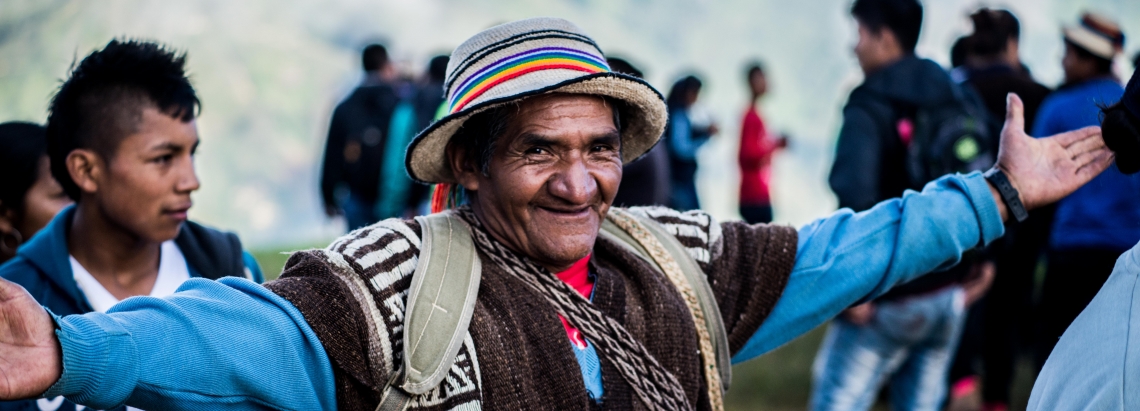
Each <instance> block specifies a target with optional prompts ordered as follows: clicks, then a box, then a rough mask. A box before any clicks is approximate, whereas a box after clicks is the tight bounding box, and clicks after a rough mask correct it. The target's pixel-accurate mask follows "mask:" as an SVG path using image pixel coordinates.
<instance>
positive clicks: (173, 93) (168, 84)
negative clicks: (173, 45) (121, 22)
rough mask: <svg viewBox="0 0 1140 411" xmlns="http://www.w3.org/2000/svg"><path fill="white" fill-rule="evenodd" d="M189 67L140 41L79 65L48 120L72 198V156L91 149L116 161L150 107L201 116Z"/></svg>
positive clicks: (55, 159) (179, 56)
mask: <svg viewBox="0 0 1140 411" xmlns="http://www.w3.org/2000/svg"><path fill="white" fill-rule="evenodd" d="M185 67H186V54H185V53H178V52H175V51H172V50H170V49H168V48H166V47H164V46H162V45H160V44H158V43H153V42H145V41H139V40H111V42H110V43H107V45H106V46H105V47H103V49H102V50H98V51H95V52H92V53H91V54H89V55H88V56H87V57H85V58H83V60H82V61H80V62H79V64H77V65H75V66H74V68H73V69H72V70H71V75H70V77H68V79H67V80H66V81H64V82H63V84H62V85H61V86H60V87H59V91H57V92H56V94H55V97H53V98H52V100H51V106H50V108H49V114H48V121H47V151H48V157H50V158H51V173H52V175H53V176H55V179H56V180H57V181H59V184H60V185H61V186H63V191H64V192H66V193H67V195H68V196H69V197H71V198H72V199H73V200H76V201H78V200H79V187H78V186H76V185H75V182H74V181H72V179H71V174H70V173H69V172H68V171H67V161H66V159H67V156H68V155H69V154H71V152H72V151H74V150H76V149H81V148H85V149H91V150H94V151H95V152H96V153H98V154H99V155H101V156H102V157H103V158H104V159H111V158H112V157H114V153H115V150H117V149H118V146H119V143H120V142H121V141H122V139H123V138H125V137H126V136H128V135H130V134H131V133H133V132H134V131H135V129H136V127H137V126H138V123H139V121H141V119H142V110H143V109H144V108H146V107H155V108H157V109H159V111H162V112H163V113H165V114H167V115H169V116H171V117H173V118H176V119H178V120H181V121H182V122H189V121H191V120H193V119H194V117H195V116H197V114H198V110H199V107H200V106H201V103H200V102H199V100H198V95H197V94H196V93H195V92H194V87H193V86H191V85H190V80H189V79H188V78H187V77H186V69H185Z"/></svg>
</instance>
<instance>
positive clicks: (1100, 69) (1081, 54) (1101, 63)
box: [1065, 39, 1112, 74]
mask: <svg viewBox="0 0 1140 411" xmlns="http://www.w3.org/2000/svg"><path fill="white" fill-rule="evenodd" d="M1065 44H1066V45H1068V46H1069V47H1072V48H1073V51H1074V52H1076V53H1077V58H1080V59H1081V60H1089V61H1092V62H1093V63H1095V64H1096V73H1097V74H1112V60H1109V59H1106V58H1104V57H1101V56H1098V55H1096V54H1093V53H1092V52H1091V51H1088V49H1085V48H1084V47H1081V45H1079V44H1077V43H1073V42H1071V41H1069V40H1067V39H1066V40H1065Z"/></svg>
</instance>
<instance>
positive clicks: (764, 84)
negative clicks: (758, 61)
mask: <svg viewBox="0 0 1140 411" xmlns="http://www.w3.org/2000/svg"><path fill="white" fill-rule="evenodd" d="M748 86H749V87H751V88H752V95H754V96H763V95H764V94H765V93H767V92H768V78H767V77H765V76H764V72H762V71H756V72H753V73H752V75H750V76H748Z"/></svg>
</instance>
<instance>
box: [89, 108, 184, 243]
mask: <svg viewBox="0 0 1140 411" xmlns="http://www.w3.org/2000/svg"><path fill="white" fill-rule="evenodd" d="M197 147H198V129H197V126H196V125H195V122H194V121H189V122H182V121H181V120H179V119H177V118H174V117H171V116H169V115H166V114H165V113H162V112H160V111H159V110H158V109H156V108H154V107H147V108H144V109H143V112H142V121H140V122H139V124H138V127H137V128H136V131H135V132H134V133H133V134H131V135H128V136H127V137H125V138H123V140H122V141H121V142H120V143H119V147H118V149H117V150H116V151H115V154H114V155H113V156H112V157H110V158H107V159H105V160H106V161H107V162H106V166H105V170H106V172H105V173H100V174H99V175H96V176H94V179H95V181H96V183H97V185H98V190H97V191H96V192H94V193H91V194H93V195H91V196H85V197H84V199H83V201H88V199H89V198H90V199H91V200H93V201H95V202H96V203H97V205H98V206H99V208H100V209H101V211H102V212H103V214H104V215H105V216H106V217H107V218H108V219H109V220H110V221H111V222H112V223H114V224H116V225H118V226H120V227H122V228H123V229H125V231H127V232H130V233H132V234H134V235H135V236H137V237H139V238H140V239H142V240H147V241H152V242H162V241H167V240H171V239H174V237H176V236H177V235H178V230H179V229H181V228H182V222H184V221H186V213H187V212H188V211H189V210H190V205H191V204H192V203H191V201H190V193H191V192H193V191H194V190H197V189H198V176H196V175H195V174H194V158H193V155H194V151H195V150H196V149H197Z"/></svg>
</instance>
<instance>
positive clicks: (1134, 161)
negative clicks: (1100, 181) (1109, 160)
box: [1100, 96, 1140, 174]
mask: <svg viewBox="0 0 1140 411" xmlns="http://www.w3.org/2000/svg"><path fill="white" fill-rule="evenodd" d="M1125 98H1129V97H1128V96H1125ZM1100 129H1101V135H1102V136H1103V137H1104V144H1105V145H1106V146H1108V148H1109V149H1110V150H1112V152H1113V153H1116V168H1117V169H1119V170H1120V172H1122V173H1124V174H1132V173H1135V172H1137V171H1140V118H1137V117H1136V115H1134V114H1133V113H1132V112H1131V111H1129V110H1128V109H1127V108H1126V107H1125V106H1124V104H1123V100H1122V101H1119V102H1117V103H1116V104H1113V105H1111V106H1108V107H1104V108H1102V109H1101V123H1100Z"/></svg>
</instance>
